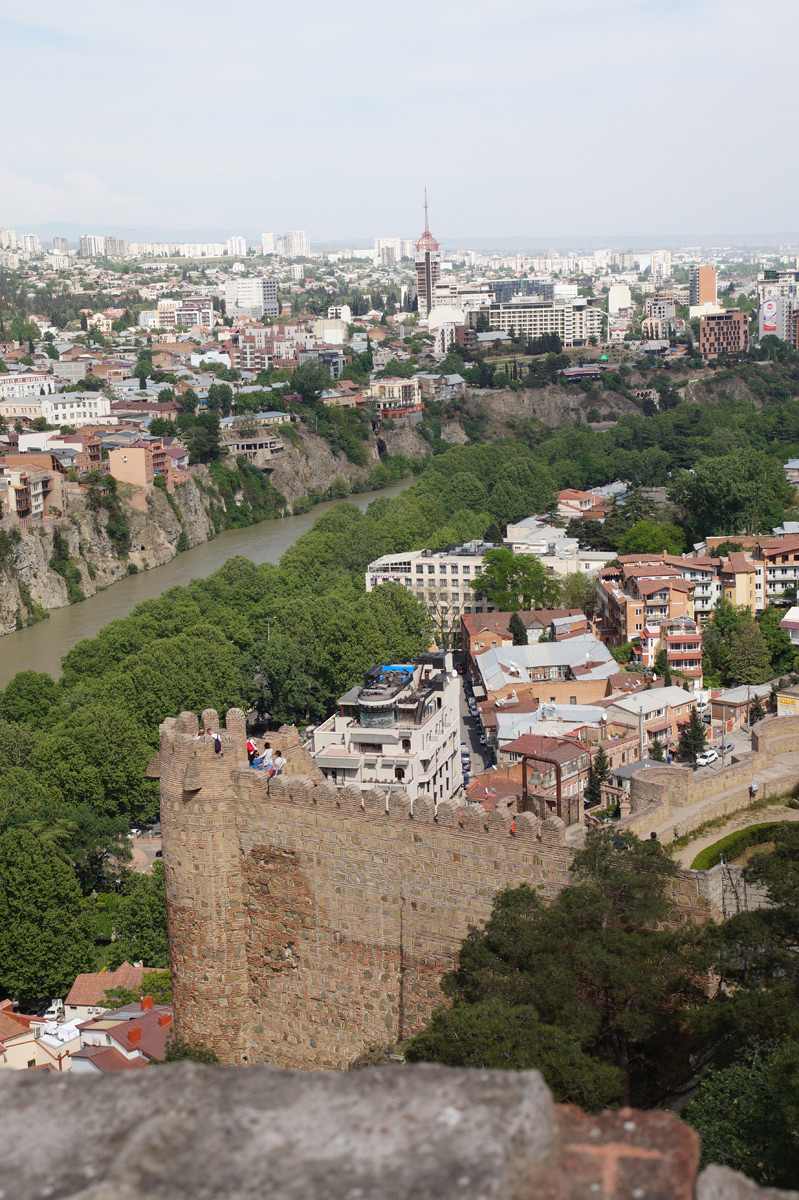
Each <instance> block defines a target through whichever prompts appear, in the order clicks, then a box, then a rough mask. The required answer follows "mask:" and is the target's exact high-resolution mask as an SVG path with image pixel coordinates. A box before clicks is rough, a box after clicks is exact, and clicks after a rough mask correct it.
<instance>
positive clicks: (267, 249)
mask: <svg viewBox="0 0 799 1200" xmlns="http://www.w3.org/2000/svg"><path fill="white" fill-rule="evenodd" d="M261 253H262V254H274V253H275V235H274V234H273V233H262V234H261Z"/></svg>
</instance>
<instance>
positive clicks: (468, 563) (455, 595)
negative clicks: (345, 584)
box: [366, 542, 496, 637]
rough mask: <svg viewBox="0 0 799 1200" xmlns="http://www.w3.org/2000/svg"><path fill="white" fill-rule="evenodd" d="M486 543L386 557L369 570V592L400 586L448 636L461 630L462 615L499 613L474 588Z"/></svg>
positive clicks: (367, 576) (367, 585)
mask: <svg viewBox="0 0 799 1200" xmlns="http://www.w3.org/2000/svg"><path fill="white" fill-rule="evenodd" d="M491 549H493V547H492V546H491V545H490V543H486V542H466V543H464V544H463V545H461V546H457V545H452V546H446V547H445V548H444V549H442V550H408V551H406V552H405V553H404V554H384V555H383V556H382V558H378V559H375V561H374V562H372V563H370V564H369V566H368V567H367V568H366V590H367V592H371V591H372V589H373V588H376V587H380V586H381V584H384V583H399V584H401V585H402V586H403V587H406V588H408V590H409V591H411V592H412V594H413V595H414V596H416V598H417V600H420V601H421V602H422V604H424V606H425V608H426V609H427V611H428V612H429V613H430V615H431V617H432V618H433V620H434V622H435V624H436V628H437V631H438V632H439V634H441V635H443V636H445V637H446V636H447V635H448V634H450V633H452V632H453V631H454V630H456V629H457V628H458V625H459V622H460V618H461V614H462V613H482V612H495V611H496V605H495V604H491V603H490V602H489V601H488V600H487V599H486V597H485V596H483V595H482V594H481V593H479V592H477V591H476V590H475V589H474V588H473V587H471V586H470V582H471V580H473V579H476V578H477V577H478V576H479V575H481V574H482V572H483V554H484V552H485V551H486V550H491Z"/></svg>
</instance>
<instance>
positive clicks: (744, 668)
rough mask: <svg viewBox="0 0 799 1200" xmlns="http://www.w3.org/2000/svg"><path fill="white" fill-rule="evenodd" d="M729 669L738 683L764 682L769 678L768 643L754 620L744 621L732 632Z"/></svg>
mask: <svg viewBox="0 0 799 1200" xmlns="http://www.w3.org/2000/svg"><path fill="white" fill-rule="evenodd" d="M729 671H730V673H731V674H732V675H734V676H735V677H736V678H737V679H738V681H739V683H764V682H765V681H766V680H767V679H770V678H771V674H772V671H771V654H770V652H769V647H768V643H767V642H766V639H765V638H764V636H763V634H762V633H761V631H760V627H759V626H758V625H757V624H756V623H755V622H754V621H744V622H743V623H742V624H741V625H740V626H739V627H738V628H737V629H736V630H735V631H734V632H733V633H732V635H731V637H730V655H729Z"/></svg>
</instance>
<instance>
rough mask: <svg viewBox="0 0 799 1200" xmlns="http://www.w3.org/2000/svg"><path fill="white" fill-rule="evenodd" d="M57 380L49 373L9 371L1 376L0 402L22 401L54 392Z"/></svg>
mask: <svg viewBox="0 0 799 1200" xmlns="http://www.w3.org/2000/svg"><path fill="white" fill-rule="evenodd" d="M55 389H56V380H55V379H54V378H53V376H52V375H49V374H48V373H47V371H36V370H25V371H14V372H11V371H9V372H8V373H7V374H3V375H0V400H21V399H23V398H24V397H27V396H41V394H42V393H43V392H45V393H48V392H54V391H55Z"/></svg>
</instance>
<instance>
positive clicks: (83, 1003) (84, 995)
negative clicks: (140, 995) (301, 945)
mask: <svg viewBox="0 0 799 1200" xmlns="http://www.w3.org/2000/svg"><path fill="white" fill-rule="evenodd" d="M146 970H147V968H146V967H134V966H132V965H131V964H130V963H129V962H124V963H122V965H121V966H120V967H117V969H116V971H92V972H87V973H86V974H84V975H78V976H77V977H76V979H75V982H74V983H73V985H72V987H71V988H70V989H69V993H68V995H67V997H66V1000H65V1001H64V1004H65V1005H73V1006H80V1007H82V1008H84V1007H86V1008H88V1007H92V1008H94V1007H96V1006H97V1007H99V1006H104V1005H106V998H105V994H106V992H107V991H110V990H111V989H112V988H118V987H124V988H129V989H130V991H132V992H136V991H139V990H140V988H141V986H142V979H143V977H144V972H145V971H146Z"/></svg>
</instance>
